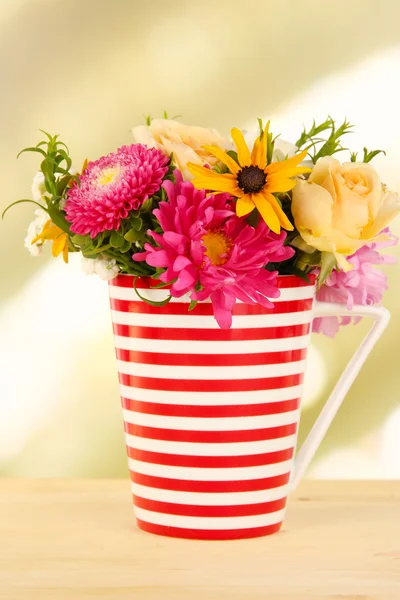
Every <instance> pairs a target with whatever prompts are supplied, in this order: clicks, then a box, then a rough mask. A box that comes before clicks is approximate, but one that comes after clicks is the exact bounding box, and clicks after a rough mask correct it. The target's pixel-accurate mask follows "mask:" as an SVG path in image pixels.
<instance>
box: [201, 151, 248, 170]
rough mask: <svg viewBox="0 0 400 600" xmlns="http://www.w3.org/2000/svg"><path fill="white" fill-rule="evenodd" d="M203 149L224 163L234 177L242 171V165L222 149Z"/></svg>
mask: <svg viewBox="0 0 400 600" xmlns="http://www.w3.org/2000/svg"><path fill="white" fill-rule="evenodd" d="M203 148H204V149H205V150H207V151H208V152H210V153H211V154H213V155H214V156H216V157H217V158H218V159H219V160H220V161H221V162H223V163H224V165H226V166H227V167H228V169H229V170H230V172H231V173H233V174H234V175H236V174H237V173H238V172H239V171H240V165H238V164H237V162H236V160H234V159H233V158H232V157H231V156H229V154H227V153H226V152H224V151H223V150H221V148H218V146H203Z"/></svg>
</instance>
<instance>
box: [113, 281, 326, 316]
mask: <svg viewBox="0 0 400 600" xmlns="http://www.w3.org/2000/svg"><path fill="white" fill-rule="evenodd" d="M138 291H139V293H140V295H141V296H143V297H144V298H147V299H149V300H152V301H155V302H158V301H160V300H165V298H167V297H168V290H166V289H159V290H147V289H141V288H138ZM109 293H110V298H116V299H117V300H131V301H133V302H135V301H136V302H138V301H139V302H141V300H140V298H139V297H138V296H137V294H136V292H135V290H134V289H133V286H132V287H131V288H130V287H119V286H116V285H110V286H109ZM314 294H315V286H313V285H309V286H302V287H295V288H283V289H281V295H280V296H279V298H271V302H274V303H275V302H285V301H286V300H305V299H307V298H313V297H314ZM171 302H174V303H175V302H178V303H179V302H180V303H189V302H190V298H189V297H188V296H184V297H182V298H171ZM205 302H207V303H209V302H210V300H205ZM237 302H238V304H243V303H242V302H241V301H240V300H237ZM168 316H169V315H168Z"/></svg>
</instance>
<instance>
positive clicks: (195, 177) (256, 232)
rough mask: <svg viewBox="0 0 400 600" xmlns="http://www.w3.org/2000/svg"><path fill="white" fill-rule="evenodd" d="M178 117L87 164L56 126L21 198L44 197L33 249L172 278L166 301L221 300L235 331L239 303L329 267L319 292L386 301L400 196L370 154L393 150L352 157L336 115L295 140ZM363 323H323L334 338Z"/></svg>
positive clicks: (271, 294) (118, 270) (29, 242)
mask: <svg viewBox="0 0 400 600" xmlns="http://www.w3.org/2000/svg"><path fill="white" fill-rule="evenodd" d="M164 117H165V118H163V119H151V118H150V117H148V118H147V119H146V124H145V125H142V126H137V127H134V128H133V142H134V143H132V144H131V145H129V146H122V147H121V148H119V149H118V150H117V151H116V152H113V153H111V154H109V155H107V156H102V157H101V158H99V159H97V160H95V161H91V162H88V161H85V163H84V165H83V167H82V169H81V170H80V171H76V170H75V169H73V168H72V161H71V158H70V155H69V150H68V148H67V146H66V145H65V144H64V143H63V142H61V141H60V140H59V137H58V136H51V135H49V134H48V133H46V132H44V133H45V135H46V140H44V141H41V142H39V143H38V144H37V146H35V147H31V148H25V149H24V150H23V151H22V152H26V151H29V152H35V153H37V154H40V155H41V164H40V170H39V171H38V173H37V174H36V175H35V177H34V180H33V186H32V194H33V198H32V199H24V200H19V201H17V202H16V203H13V204H12V205H10V206H13V205H14V204H17V203H18V202H33V203H34V204H36V205H37V209H36V211H35V217H36V218H35V220H34V221H33V222H32V223H31V224H30V226H29V229H28V233H27V237H26V239H25V244H26V246H27V248H28V249H29V250H30V252H31V254H33V255H39V254H41V253H42V249H43V246H44V245H45V244H46V243H47V242H52V253H53V256H58V255H60V254H62V255H63V258H64V260H65V262H68V256H69V254H70V253H74V252H80V253H81V254H82V256H83V268H84V270H85V272H86V273H97V274H98V275H100V277H102V278H103V279H106V280H109V279H112V278H114V277H115V276H117V275H118V274H130V275H134V276H137V277H148V278H151V279H153V280H154V287H163V286H167V285H168V286H169V290H168V294H169V295H168V296H167V298H166V299H165V301H164V302H161V303H158V304H164V303H166V302H168V301H169V300H170V299H171V297H175V298H180V297H183V296H185V297H188V310H192V309H193V308H194V306H195V305H196V303H197V302H201V301H205V300H210V301H211V303H212V306H213V311H214V315H215V318H216V320H217V322H218V324H219V326H220V327H221V328H229V327H230V326H231V323H232V310H233V307H234V305H235V303H236V301H237V300H239V301H242V302H245V303H249V304H261V305H263V306H265V307H267V308H268V307H273V300H274V298H277V297H278V296H279V290H278V287H277V276H278V274H279V275H284V274H295V275H297V276H299V277H302V278H305V279H306V280H308V278H309V276H310V274H315V275H316V277H317V281H318V284H317V285H318V293H317V297H318V298H320V299H322V300H327V301H334V302H342V303H346V304H347V306H348V307H350V308H351V306H352V304H353V303H358V304H376V303H379V302H380V300H381V298H382V293H383V290H384V289H386V287H387V282H386V277H385V275H384V274H383V273H381V272H379V271H378V270H377V269H375V267H374V265H377V264H382V263H386V262H389V261H390V258H389V257H384V256H383V255H382V254H381V253H380V250H381V248H384V247H385V246H389V245H393V244H395V243H396V242H397V239H396V238H395V237H394V236H393V235H392V234H391V233H390V231H389V229H388V225H389V223H390V221H391V220H392V219H393V218H394V217H395V216H396V215H397V214H398V213H399V212H400V198H399V196H398V194H396V193H394V192H391V191H389V190H388V189H387V188H386V186H385V185H384V184H383V183H382V182H381V180H380V178H379V175H378V173H377V172H376V170H375V169H374V168H373V166H372V165H371V164H370V161H371V160H372V159H373V158H374V157H375V156H376V155H377V154H378V153H380V152H382V151H381V150H375V151H372V152H369V151H368V150H367V149H366V148H364V151H363V156H362V157H360V159H359V158H358V155H357V153H355V152H352V153H350V155H349V157H348V162H344V163H341V162H339V160H337V158H335V157H334V155H335V154H336V153H337V152H345V151H346V150H347V149H345V148H343V146H342V137H343V136H344V135H346V134H348V133H350V130H351V127H352V126H351V125H350V124H349V123H348V122H347V121H345V122H344V123H343V124H341V125H340V126H337V124H336V123H335V121H334V120H333V119H332V118H330V117H329V118H328V119H326V121H324V122H323V123H320V124H316V123H315V122H313V124H312V126H311V128H310V129H309V130H306V129H304V131H303V132H302V133H301V135H300V136H299V139H298V140H297V141H296V143H295V144H291V143H288V142H284V141H282V140H281V139H280V138H279V137H278V136H274V135H273V133H271V132H270V124H269V122H268V123H267V124H266V125H264V124H263V123H262V121H261V120H259V121H258V123H259V131H257V133H254V134H253V136H251V135H250V134H249V133H243V132H242V131H241V130H239V129H237V128H233V129H232V130H231V139H232V142H231V141H229V140H227V139H225V138H224V137H223V136H222V135H220V134H219V133H218V132H217V131H216V130H214V129H203V128H201V127H196V126H187V125H184V124H182V123H180V122H178V121H177V120H175V119H168V117H167V115H166V114H165V115H164ZM251 138H253V139H251ZM8 208H10V207H8ZM6 210H8V209H6ZM5 212H6V211H5ZM3 216H4V213H3ZM134 281H135V278H134ZM133 285H135V286H136V284H135V283H134V284H133ZM137 293H138V294H139V292H137ZM143 300H145V299H143ZM145 301H147V302H150V301H149V300H145ZM351 320H352V319H350V318H342V320H341V322H340V323H339V320H338V319H337V318H336V317H329V318H324V319H317V320H316V321H314V326H313V327H314V330H315V331H321V332H324V333H326V334H328V335H330V336H333V335H335V333H336V331H337V330H338V327H339V324H346V323H347V322H349V321H351Z"/></svg>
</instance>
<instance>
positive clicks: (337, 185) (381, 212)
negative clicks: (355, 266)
mask: <svg viewBox="0 0 400 600" xmlns="http://www.w3.org/2000/svg"><path fill="white" fill-rule="evenodd" d="M292 213H293V218H294V222H295V225H296V227H297V229H298V231H299V233H300V235H301V237H302V238H303V240H304V241H305V242H306V243H307V244H309V245H310V246H312V247H313V248H317V250H321V251H322V252H333V253H334V254H335V256H336V258H337V261H338V264H339V266H341V267H342V268H343V269H345V270H348V269H350V268H351V265H350V264H349V263H348V262H347V260H346V256H349V255H350V254H353V253H354V252H355V251H356V250H358V249H359V248H361V247H362V246H364V244H366V243H368V242H369V241H370V240H371V239H372V238H374V237H375V236H376V235H377V234H379V233H380V232H381V231H382V229H384V228H385V227H386V226H387V225H388V224H389V222H390V221H391V220H392V219H393V218H394V217H395V216H396V215H397V214H399V213H400V198H399V196H398V194H395V193H394V192H389V191H388V190H386V188H385V187H384V186H383V185H382V183H381V181H380V179H379V176H378V174H377V172H376V171H375V169H374V168H373V167H372V166H371V165H370V164H369V163H357V162H354V163H344V164H341V163H340V162H339V161H338V160H336V159H335V158H332V157H325V158H322V159H320V160H319V161H318V162H317V164H316V165H315V167H314V169H313V171H312V173H311V175H310V177H309V179H308V180H307V181H305V180H301V179H299V180H298V182H297V184H296V187H295V188H294V190H293V200H292Z"/></svg>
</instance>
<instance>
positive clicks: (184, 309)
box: [110, 298, 313, 316]
mask: <svg viewBox="0 0 400 600" xmlns="http://www.w3.org/2000/svg"><path fill="white" fill-rule="evenodd" d="M110 304H111V308H112V309H113V310H117V311H119V312H124V313H145V314H155V315H159V314H163V315H186V314H188V306H189V304H188V303H187V302H170V303H169V304H166V305H165V306H163V307H162V309H161V310H160V307H159V306H152V305H151V304H147V303H146V302H143V301H142V300H137V301H133V300H118V299H117V298H110ZM312 306H313V298H308V299H305V300H288V301H285V302H277V303H276V304H275V306H274V308H272V309H271V308H265V307H264V306H262V305H261V304H235V306H234V308H233V311H232V314H233V315H246V316H247V315H269V314H282V313H295V312H301V311H304V310H311V309H312ZM191 314H192V315H197V316H199V315H203V316H204V315H206V316H213V315H214V311H213V307H212V304H211V303H208V302H199V303H198V304H197V305H196V307H195V308H194V309H193V310H192V311H191Z"/></svg>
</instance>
